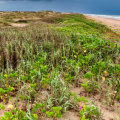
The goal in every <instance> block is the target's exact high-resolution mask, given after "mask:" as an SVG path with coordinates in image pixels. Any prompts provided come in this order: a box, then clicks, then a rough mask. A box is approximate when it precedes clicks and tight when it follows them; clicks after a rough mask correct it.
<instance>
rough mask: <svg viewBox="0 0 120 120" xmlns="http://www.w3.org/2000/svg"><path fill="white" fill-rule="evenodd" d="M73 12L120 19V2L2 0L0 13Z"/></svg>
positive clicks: (91, 0) (117, 0) (116, 0)
mask: <svg viewBox="0 0 120 120" xmlns="http://www.w3.org/2000/svg"><path fill="white" fill-rule="evenodd" d="M41 10H51V11H58V12H73V13H85V14H94V15H102V17H109V18H111V17H112V18H113V17H114V18H115V19H120V0H0V11H41Z"/></svg>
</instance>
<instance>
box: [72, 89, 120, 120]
mask: <svg viewBox="0 0 120 120" xmlns="http://www.w3.org/2000/svg"><path fill="white" fill-rule="evenodd" d="M71 92H73V93H75V94H76V95H77V96H78V97H80V96H81V95H80V94H81V92H83V89H82V88H80V87H75V88H72V89H71ZM86 99H87V100H88V101H94V103H95V105H96V106H97V107H98V108H99V110H100V111H101V113H102V114H103V119H102V120H120V108H119V106H118V109H117V110H112V111H111V110H109V109H106V108H105V105H102V103H101V102H100V101H99V100H97V99H95V98H92V96H91V98H88V97H86ZM108 108H109V107H108ZM76 117H77V116H76Z"/></svg>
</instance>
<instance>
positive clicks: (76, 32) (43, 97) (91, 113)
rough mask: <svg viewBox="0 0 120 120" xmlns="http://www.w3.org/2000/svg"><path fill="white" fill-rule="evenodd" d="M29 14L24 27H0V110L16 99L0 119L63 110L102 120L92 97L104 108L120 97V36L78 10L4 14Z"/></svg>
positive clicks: (30, 118) (28, 118)
mask: <svg viewBox="0 0 120 120" xmlns="http://www.w3.org/2000/svg"><path fill="white" fill-rule="evenodd" d="M31 16H33V18H32V23H31V22H28V21H27V22H28V23H29V25H28V26H26V27H24V28H14V27H8V26H7V25H5V26H4V25H3V24H2V26H3V28H1V30H0V44H1V46H0V102H2V103H1V104H0V110H4V109H6V107H5V106H4V105H5V104H7V103H9V101H11V100H12V99H13V98H15V100H14V104H9V105H8V108H9V109H10V111H7V112H5V114H4V116H2V117H1V118H0V120H39V119H47V118H48V119H49V118H52V119H53V120H56V119H62V117H63V115H64V114H65V113H66V112H67V111H72V112H76V113H77V114H78V116H79V118H80V120H102V117H103V116H102V113H101V110H100V109H99V108H98V107H97V105H95V104H93V102H96V101H98V102H100V103H102V102H101V101H104V105H106V107H107V108H108V109H109V108H112V109H115V108H116V107H117V105H118V103H119V102H120V66H119V64H120V46H119V44H118V43H117V42H119V39H120V36H119V35H118V34H116V33H114V32H113V31H112V30H110V29H109V28H107V27H106V26H104V25H101V24H98V23H95V22H94V21H92V20H87V19H86V18H85V17H84V16H83V15H81V14H63V13H55V12H50V11H49V12H38V13H34V12H33V13H24V12H23V13H16V12H13V13H9V14H3V15H2V19H4V20H6V19H7V20H8V21H6V22H7V23H10V22H13V19H18V18H19V19H21V20H19V22H20V21H22V22H26V21H25V20H26V19H29V18H31ZM36 16H37V17H39V18H41V19H37V21H36V20H35V19H34V17H36ZM23 17H24V18H25V19H24V20H23ZM29 20H30V19H29ZM33 20H34V21H33ZM14 22H15V21H14ZM17 22H18V21H17ZM73 87H74V88H79V89H80V90H81V89H82V90H81V91H80V93H79V94H80V95H77V94H76V93H74V92H73V91H72V88H73ZM93 96H97V99H94V100H93V102H91V100H90V98H92V97H93ZM118 111H119V110H118ZM63 120H64V118H63Z"/></svg>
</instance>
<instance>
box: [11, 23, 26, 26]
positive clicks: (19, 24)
mask: <svg viewBox="0 0 120 120" xmlns="http://www.w3.org/2000/svg"><path fill="white" fill-rule="evenodd" d="M10 25H11V26H13V27H25V26H27V25H28V24H22V23H10Z"/></svg>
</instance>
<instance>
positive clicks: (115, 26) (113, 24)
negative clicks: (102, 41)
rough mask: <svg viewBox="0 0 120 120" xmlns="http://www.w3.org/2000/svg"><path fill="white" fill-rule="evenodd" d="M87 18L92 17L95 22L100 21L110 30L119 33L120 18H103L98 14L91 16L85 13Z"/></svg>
mask: <svg viewBox="0 0 120 120" xmlns="http://www.w3.org/2000/svg"><path fill="white" fill-rule="evenodd" d="M85 16H86V18H88V19H93V20H95V21H96V22H100V23H102V24H104V25H107V26H108V27H110V28H111V29H112V30H114V31H115V32H117V33H119V34H120V20H116V19H112V18H103V17H98V16H92V15H85Z"/></svg>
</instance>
